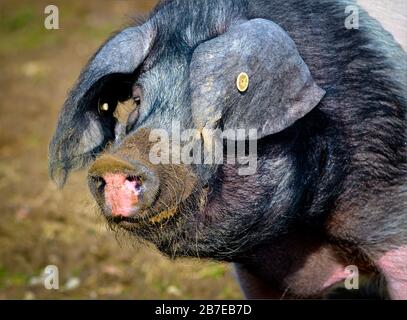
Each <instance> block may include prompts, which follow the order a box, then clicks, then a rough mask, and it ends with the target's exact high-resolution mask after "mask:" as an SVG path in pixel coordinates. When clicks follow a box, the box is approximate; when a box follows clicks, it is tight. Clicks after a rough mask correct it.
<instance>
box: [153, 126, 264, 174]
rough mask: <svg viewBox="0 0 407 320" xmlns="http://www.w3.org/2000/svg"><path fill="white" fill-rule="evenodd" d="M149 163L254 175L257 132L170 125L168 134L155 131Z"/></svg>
mask: <svg viewBox="0 0 407 320" xmlns="http://www.w3.org/2000/svg"><path fill="white" fill-rule="evenodd" d="M149 141H150V142H153V143H154V144H153V146H152V147H151V149H150V153H149V160H150V162H151V163H152V164H181V163H182V164H186V165H190V164H206V165H215V164H216V165H220V164H225V163H227V164H229V165H236V164H237V165H240V166H241V167H239V169H238V174H239V175H253V174H255V173H256V170H257V130H256V129H249V130H246V129H227V130H225V131H222V130H220V129H206V128H204V129H202V130H197V129H186V130H183V131H182V132H181V129H180V123H179V122H177V121H173V122H172V125H171V132H168V130H165V129H154V130H152V131H151V132H150V137H149Z"/></svg>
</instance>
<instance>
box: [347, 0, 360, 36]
mask: <svg viewBox="0 0 407 320" xmlns="http://www.w3.org/2000/svg"><path fill="white" fill-rule="evenodd" d="M345 14H347V15H348V16H347V17H346V19H345V28H346V29H348V30H351V29H359V7H358V6H355V5H349V6H346V8H345Z"/></svg>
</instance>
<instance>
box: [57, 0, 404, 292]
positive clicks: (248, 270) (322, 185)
mask: <svg viewBox="0 0 407 320" xmlns="http://www.w3.org/2000/svg"><path fill="white" fill-rule="evenodd" d="M348 5H354V2H353V1H347V0H317V1H298V0H270V1H262V0H251V1H247V0H234V1H232V0H216V1H215V0H207V1H202V0H190V1H186V0H185V1H182V0H180V1H163V2H161V3H160V4H159V5H158V6H157V7H156V9H155V10H154V11H153V13H152V14H151V16H150V17H149V18H148V19H147V21H146V22H145V23H143V24H141V25H137V26H132V27H129V28H127V29H124V30H123V31H121V32H119V33H118V34H116V35H115V36H113V37H112V38H111V39H109V40H108V41H107V42H106V43H105V44H104V45H103V46H102V47H101V48H100V50H99V51H98V52H97V53H96V54H95V55H94V57H93V58H91V60H90V62H89V63H88V65H87V66H86V67H85V69H84V70H83V71H82V73H81V75H80V77H79V80H78V82H77V84H76V85H75V87H74V88H73V90H72V91H71V93H70V95H69V97H68V99H67V101H66V102H65V105H64V106H63V109H62V112H61V114H60V117H59V122H58V127H57V129H56V132H55V135H54V137H53V139H52V141H51V144H50V175H51V177H52V178H53V179H54V180H55V181H56V182H57V183H58V184H59V185H63V184H64V182H65V180H66V177H67V175H68V173H69V171H70V170H73V169H78V168H81V167H83V166H85V165H88V164H92V165H91V168H90V170H89V186H90V189H91V191H92V194H93V195H94V197H95V199H96V201H97V202H98V204H99V206H100V208H101V211H102V214H103V215H104V216H105V217H106V219H107V220H108V221H109V222H110V223H112V224H114V225H118V226H119V227H122V228H123V229H125V230H127V231H128V232H130V233H131V234H133V235H135V236H138V237H141V238H143V239H145V240H147V241H150V242H152V243H154V244H155V245H156V246H157V247H158V248H159V250H161V251H162V252H163V253H165V254H167V255H168V256H170V257H173V258H174V257H179V256H199V257H207V258H213V259H218V260H222V261H230V262H234V263H235V266H236V270H237V271H238V275H239V278H240V281H241V285H242V287H243V290H244V291H245V293H246V295H247V297H281V296H284V297H317V296H321V295H322V294H323V293H324V292H325V290H326V289H328V288H330V287H332V286H333V285H334V284H336V283H338V282H342V281H343V280H344V279H345V278H346V277H347V275H348V274H347V272H346V271H345V266H347V265H356V266H357V267H358V269H359V271H360V272H361V273H366V274H368V273H380V274H382V275H384V277H385V278H386V282H387V288H388V291H389V294H390V296H391V297H392V298H395V299H396V298H401V299H403V298H404V299H407V269H406V268H407V208H406V199H407V184H406V177H407V161H406V160H407V159H406V146H407V144H406V141H407V140H406V126H407V125H406V107H407V100H406V99H407V91H406V84H407V81H406V76H407V72H406V71H407V59H406V54H405V52H404V51H403V50H402V49H401V48H400V46H399V45H397V44H396V42H395V41H394V39H393V37H392V36H391V35H390V34H389V33H387V32H386V31H385V30H384V29H383V28H382V27H381V26H380V24H379V23H378V22H377V21H375V20H374V19H372V18H371V17H369V16H368V15H367V14H366V13H365V12H364V11H363V10H362V9H360V17H359V21H360V26H359V28H358V29H347V28H346V27H345V24H344V22H345V19H346V17H347V14H346V10H345V9H346V7H347V6H348ZM129 99H132V100H133V101H134V102H133V104H131V105H130V106H129V107H127V109H126V112H124V116H123V115H122V116H121V117H120V116H119V115H118V113H120V112H118V110H119V107H118V106H122V105H123V104H125V101H128V100H129ZM122 103H123V104H122ZM122 113H123V112H122ZM174 121H178V123H179V124H180V129H196V132H197V134H196V135H195V137H194V138H193V139H192V140H191V141H192V145H194V146H198V148H197V149H193V150H194V152H192V153H191V156H192V157H194V156H196V154H199V153H198V151H199V150H203V151H202V152H203V153H205V152H208V150H210V143H209V142H208V141H207V140H209V137H208V135H207V132H209V129H222V130H227V129H239V128H243V129H247V130H248V129H256V132H257V138H253V137H251V138H250V137H247V136H246V135H244V136H243V138H242V137H241V138H240V139H239V138H236V140H239V141H240V142H241V141H243V143H246V144H248V145H249V144H250V143H255V147H256V150H257V162H256V167H255V172H254V173H253V174H250V175H242V174H240V173H239V169H241V168H240V166H239V165H238V164H231V163H228V162H226V163H223V164H219V163H215V164H213V163H203V164H199V163H195V162H193V163H182V162H181V163H174V162H171V163H152V161H151V150H152V148H154V147H156V144H157V143H158V142H157V140H154V139H152V138H151V135H152V133H153V129H164V130H166V131H170V130H171V128H172V126H173V123H174ZM231 139H232V138H231ZM169 140H171V141H173V140H175V137H174V134H173V133H172V135H171V137H170V139H169ZM232 140H233V139H232ZM224 142H225V144H226V141H224ZM174 146H175V145H174ZM171 150H172V151H174V150H176V147H173V149H171ZM194 159H195V158H194ZM198 159H202V155H200V156H199V157H198Z"/></svg>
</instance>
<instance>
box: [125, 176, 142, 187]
mask: <svg viewBox="0 0 407 320" xmlns="http://www.w3.org/2000/svg"><path fill="white" fill-rule="evenodd" d="M126 180H127V181H130V182H136V183H137V184H139V185H141V184H143V179H141V177H139V176H128V177H126Z"/></svg>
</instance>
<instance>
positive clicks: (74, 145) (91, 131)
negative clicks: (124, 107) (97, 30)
mask: <svg viewBox="0 0 407 320" xmlns="http://www.w3.org/2000/svg"><path fill="white" fill-rule="evenodd" d="M153 38H154V33H153V31H152V29H151V26H150V25H148V24H144V25H142V26H139V27H130V28H127V29H124V30H123V31H121V32H120V33H118V34H116V35H115V36H114V37H112V38H111V39H110V40H108V41H107V42H106V43H105V44H104V45H103V46H102V47H101V48H100V49H99V51H98V52H97V53H96V54H95V55H94V57H93V58H92V59H91V60H90V61H89V63H88V64H87V66H86V67H85V68H84V70H83V71H82V73H81V75H80V76H79V79H78V81H77V83H76V84H75V86H74V88H73V89H72V90H71V92H70V94H69V96H68V98H67V100H66V101H65V104H64V106H63V107H62V110H61V112H60V116H59V120H58V124H57V128H56V131H55V134H54V136H53V138H52V140H51V143H50V146H49V172H50V176H51V178H52V179H53V180H54V181H55V182H56V183H57V184H58V185H60V186H62V185H63V184H64V182H65V180H66V177H67V174H68V172H69V171H70V170H72V169H77V168H80V167H82V166H84V165H85V164H86V163H87V162H88V161H89V160H90V159H91V158H92V157H94V156H95V154H96V153H98V152H99V151H100V150H101V148H103V146H104V145H105V144H106V143H107V142H108V141H109V140H111V139H112V138H114V123H113V122H114V119H113V117H106V115H104V116H101V115H100V113H99V112H98V103H99V102H100V101H103V102H107V103H114V102H117V101H118V100H124V99H125V98H126V97H127V96H129V95H130V92H131V86H132V81H133V80H134V77H135V76H134V72H135V70H136V69H137V68H138V66H139V65H140V64H141V63H142V62H143V60H144V59H145V58H146V56H147V54H148V52H149V50H150V48H151V45H152V42H153ZM109 112H112V111H109Z"/></svg>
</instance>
